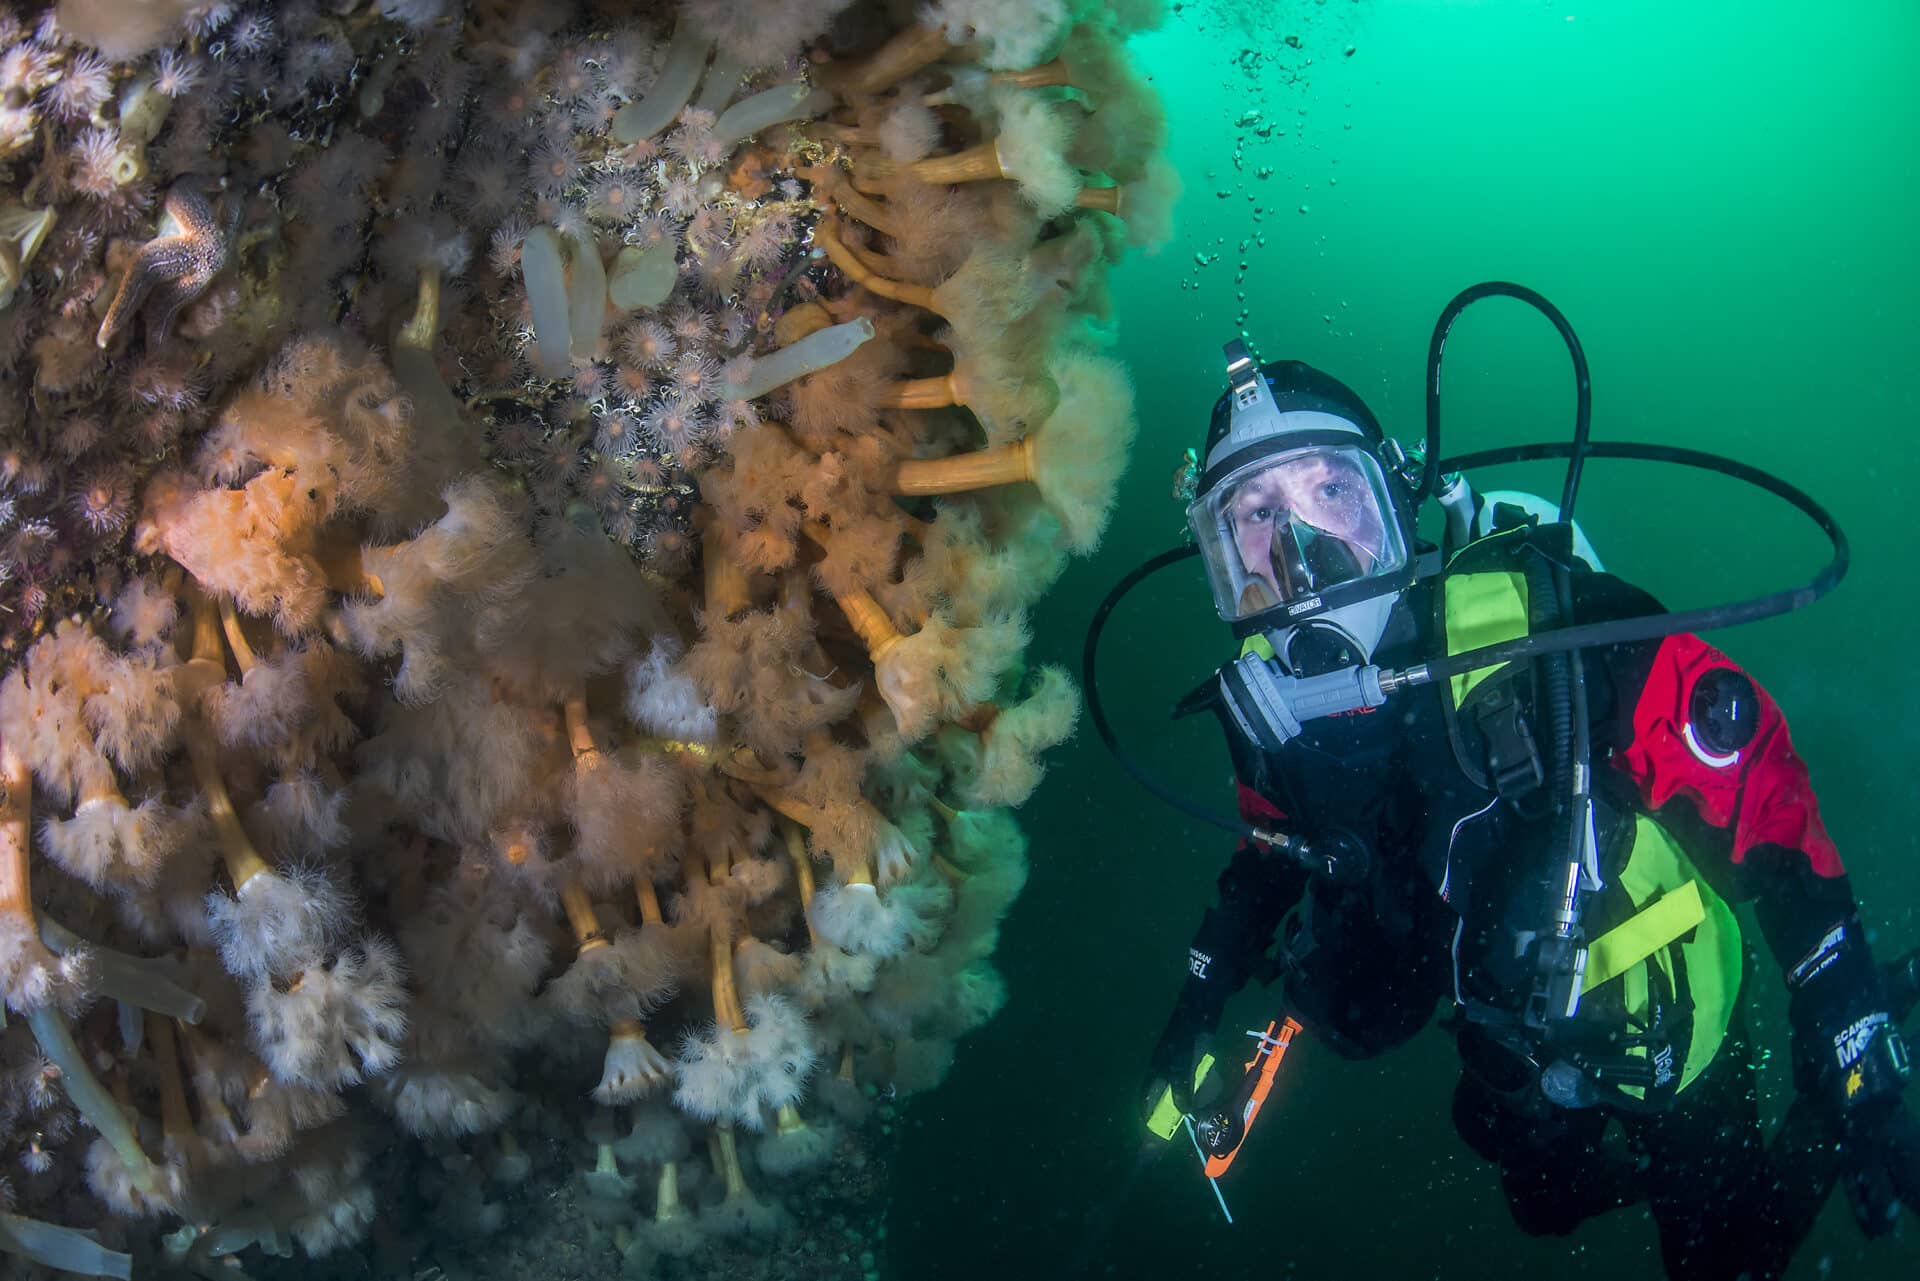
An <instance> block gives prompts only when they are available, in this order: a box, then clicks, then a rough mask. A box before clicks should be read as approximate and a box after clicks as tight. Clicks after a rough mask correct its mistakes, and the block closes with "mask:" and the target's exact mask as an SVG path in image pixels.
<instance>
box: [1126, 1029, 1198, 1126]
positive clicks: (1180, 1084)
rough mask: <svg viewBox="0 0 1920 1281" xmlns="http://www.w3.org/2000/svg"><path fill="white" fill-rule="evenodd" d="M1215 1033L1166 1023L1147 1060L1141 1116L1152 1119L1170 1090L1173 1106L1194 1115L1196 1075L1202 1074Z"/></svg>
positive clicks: (1141, 1097)
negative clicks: (1202, 1064) (1202, 1063)
mask: <svg viewBox="0 0 1920 1281" xmlns="http://www.w3.org/2000/svg"><path fill="white" fill-rule="evenodd" d="M1212 1041H1213V1036H1212V1033H1211V1031H1210V1030H1209V1029H1206V1028H1186V1027H1177V1026H1176V1025H1175V1024H1174V1023H1169V1024H1168V1025H1167V1030H1166V1031H1165V1032H1162V1033H1161V1034H1160V1042H1159V1044H1158V1045H1156V1046H1154V1050H1153V1057H1152V1058H1151V1059H1150V1060H1148V1066H1147V1078H1146V1080H1145V1081H1144V1082H1142V1083H1141V1087H1140V1117H1141V1119H1142V1120H1143V1121H1149V1122H1150V1121H1151V1120H1152V1119H1153V1114H1154V1112H1155V1110H1156V1109H1158V1108H1159V1106H1160V1100H1161V1099H1162V1098H1163V1097H1165V1095H1166V1094H1167V1092H1168V1091H1172V1093H1173V1105H1174V1107H1176V1108H1178V1109H1179V1110H1180V1113H1181V1115H1182V1116H1186V1115H1190V1114H1192V1112H1193V1110H1194V1108H1195V1107H1196V1106H1197V1103H1196V1100H1195V1098H1194V1077H1195V1076H1197V1075H1198V1074H1199V1070H1200V1064H1201V1061H1202V1060H1203V1059H1204V1058H1205V1057H1206V1055H1207V1051H1208V1047H1209V1046H1210V1045H1211V1044H1212Z"/></svg>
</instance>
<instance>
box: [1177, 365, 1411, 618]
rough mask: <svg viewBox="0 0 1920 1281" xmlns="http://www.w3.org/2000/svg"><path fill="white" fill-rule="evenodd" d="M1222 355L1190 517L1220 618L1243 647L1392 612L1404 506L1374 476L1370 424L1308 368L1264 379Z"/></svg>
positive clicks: (1275, 371) (1401, 571)
mask: <svg viewBox="0 0 1920 1281" xmlns="http://www.w3.org/2000/svg"><path fill="white" fill-rule="evenodd" d="M1227 354H1228V359H1229V362H1230V363H1229V365H1228V376H1229V378H1230V380H1231V382H1232V386H1231V387H1230V389H1229V391H1228V393H1227V395H1226V396H1224V397H1222V398H1221V404H1220V405H1218V406H1216V407H1215V412H1214V421H1213V425H1212V428H1211V430H1210V431H1209V432H1208V441H1207V451H1206V458H1205V461H1204V463H1203V470H1202V473H1201V477H1200V481H1199V485H1198V487H1197V489H1196V493H1195V496H1194V499H1193V501H1192V502H1191V503H1190V504H1189V506H1188V508H1187V523H1188V526H1189V528H1190V529H1191V530H1192V533H1193V538H1194V542H1195V544H1196V545H1197V547H1198V549H1199V551H1200V555H1201V560H1202V562H1203V563H1204V564H1205V565H1206V569H1207V580H1208V583H1209V585H1210V586H1211V588H1212V590H1213V598H1214V606H1215V608H1216V609H1217V610H1218V611H1219V614H1220V617H1221V618H1222V619H1224V620H1225V621H1227V622H1229V623H1232V624H1234V630H1235V631H1236V632H1237V633H1239V634H1241V635H1248V634H1252V633H1254V632H1273V631H1276V630H1279V629H1290V628H1292V627H1293V626H1294V625H1295V624H1298V623H1301V622H1305V621H1307V620H1309V619H1313V618H1319V617H1322V616H1326V615H1335V616H1338V615H1340V614H1345V613H1348V612H1351V611H1350V610H1349V609H1347V608H1346V607H1350V606H1359V605H1362V604H1378V605H1390V604H1391V598H1392V596H1393V594H1395V593H1397V592H1398V591H1399V590H1400V589H1401V588H1402V587H1404V586H1405V585H1406V580H1407V577H1408V574H1407V568H1408V551H1407V531H1406V521H1405V518H1404V515H1403V508H1404V506H1405V504H1404V503H1402V502H1399V501H1396V497H1395V495H1396V491H1395V490H1394V489H1393V487H1392V486H1393V483H1394V482H1393V481H1392V480H1391V479H1389V476H1388V474H1387V473H1386V471H1385V470H1384V469H1383V468H1382V466H1381V464H1380V460H1379V456H1378V454H1377V452H1376V446H1377V445H1378V444H1379V439H1380V436H1379V429H1378V428H1377V427H1374V426H1372V418H1371V415H1369V414H1368V413H1367V411H1366V408H1365V406H1364V405H1363V404H1361V403H1360V401H1359V398H1358V397H1355V396H1354V395H1353V394H1352V393H1351V392H1350V391H1348V390H1347V388H1345V387H1344V386H1342V385H1341V384H1339V383H1338V382H1336V381H1334V380H1333V379H1331V378H1328V377H1326V376H1325V375H1324V374H1321V373H1319V371H1317V370H1314V369H1311V368H1309V367H1308V366H1305V365H1300V364H1297V363H1296V362H1281V363H1279V364H1276V365H1270V366H1268V367H1267V368H1266V369H1264V370H1263V369H1261V368H1260V367H1259V366H1257V365H1255V364H1254V362H1253V360H1252V358H1251V357H1250V356H1249V355H1247V353H1246V348H1245V346H1244V345H1243V344H1241V343H1237V342H1235V343H1229V344H1228V347H1227ZM1223 411H1224V412H1223ZM1363 612H1364V613H1366V614H1367V615H1369V616H1370V617H1372V616H1376V615H1377V616H1380V617H1381V618H1382V619H1384V613H1383V611H1382V610H1381V609H1379V608H1369V609H1366V610H1364V611H1363ZM1363 630H1368V631H1372V630H1374V629H1373V628H1372V627H1367V628H1364V629H1363ZM1371 641H1372V638H1363V648H1366V649H1369V650H1370V649H1371ZM1276 650H1277V651H1278V652H1284V650H1283V649H1282V647H1279V646H1276Z"/></svg>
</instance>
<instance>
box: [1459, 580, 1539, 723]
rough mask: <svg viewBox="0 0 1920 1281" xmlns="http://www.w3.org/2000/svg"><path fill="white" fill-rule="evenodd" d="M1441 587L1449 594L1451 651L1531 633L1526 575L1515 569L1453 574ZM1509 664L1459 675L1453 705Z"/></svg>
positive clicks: (1491, 643) (1476, 647)
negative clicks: (1528, 621) (1528, 626)
mask: <svg viewBox="0 0 1920 1281" xmlns="http://www.w3.org/2000/svg"><path fill="white" fill-rule="evenodd" d="M1440 590H1441V591H1442V592H1444V593H1445V594H1446V617H1447V653H1449V654H1461V653H1465V652H1466V651H1467V650H1470V649H1479V648H1480V647H1481V646H1482V645H1498V644H1499V643H1500V642H1501V641H1509V640H1514V639H1516V638H1518V637H1521V636H1525V635H1526V634H1527V580H1526V577H1525V575H1523V574H1519V573H1516V572H1514V571H1512V570H1495V571H1492V572H1489V573H1484V574H1450V575H1448V576H1447V577H1446V578H1444V579H1443V580H1441V585H1440ZM1506 666H1507V664H1505V663H1499V664H1496V665H1494V666H1492V667H1476V668H1474V669H1473V670H1472V671H1470V672H1462V673H1460V674H1459V675H1458V676H1455V677H1454V678H1453V680H1452V682H1451V688H1452V692H1453V705H1454V706H1455V707H1458V706H1460V704H1461V703H1462V702H1464V701H1465V699H1466V697H1467V695H1468V694H1470V693H1472V692H1473V688H1474V686H1476V685H1478V684H1479V683H1480V682H1481V681H1483V680H1486V679H1487V678H1488V677H1489V676H1492V675H1494V674H1495V673H1497V672H1500V671H1502V670H1503V669H1504V668H1505V667H1506Z"/></svg>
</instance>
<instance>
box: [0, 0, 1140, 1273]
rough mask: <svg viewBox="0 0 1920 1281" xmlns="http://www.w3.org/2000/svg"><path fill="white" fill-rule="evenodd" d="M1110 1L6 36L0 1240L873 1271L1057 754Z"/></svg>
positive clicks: (171, 1251) (1102, 184) (149, 1254)
mask: <svg viewBox="0 0 1920 1281" xmlns="http://www.w3.org/2000/svg"><path fill="white" fill-rule="evenodd" d="M1158 17H1159V14H1158V6H1156V5H1155V4H1153V3H1150V2H1148V3H1139V2H1129V3H1124V4H1113V5H1105V4H1101V3H1095V2H1093V0H1075V2H1072V3H1069V2H1068V0H1046V2H1043V3H1037V4H1025V3H1023V4H1006V3H1001V2H997V0H941V2H940V3H937V4H932V5H928V6H924V7H922V8H920V9H919V10H917V11H916V10H915V9H914V8H913V7H912V6H907V5H897V4H886V3H875V2H864V3H863V2H856V0H807V2H806V3H787V2H786V0H686V2H685V3H682V4H679V5H674V4H626V3H616V2H612V0H606V2H597V3H596V2H589V3H580V4H573V3H561V4H552V3H539V4H534V3H507V2H505V0H494V2H489V0H473V2H472V3H463V2H462V0H380V2H379V3H372V2H370V0H369V2H366V3H360V2H357V0H327V2H323V0H295V2H293V3H276V4H271V5H269V4H263V3H260V4H235V3H224V2H220V3H214V2H211V0H187V2H184V3H183V2H180V0H160V2H154V0H139V2H134V0H124V2H115V0H62V2H61V3H58V4H54V5H25V6H12V7H10V8H9V9H8V11H7V12H5V13H0V193H3V194H0V380H4V387H5V392H4V394H3V395H0V653H3V654H4V663H5V666H4V673H3V675H0V775H3V777H0V785H4V810H3V812H0V991H3V992H4V997H5V1009H6V1011H7V1014H8V1016H9V1017H8V1020H7V1022H6V1025H5V1029H4V1032H0V1162H4V1166H0V1253H8V1254H10V1255H14V1256H19V1257H21V1258H25V1259H30V1260H35V1261H36V1262H35V1263H33V1264H32V1265H31V1266H30V1269H29V1270H30V1271H32V1272H34V1273H35V1274H37V1273H38V1272H39V1271H40V1270H41V1269H42V1268H61V1267H63V1268H68V1269H72V1270H78V1271H83V1272H95V1273H103V1274H114V1275H126V1273H127V1271H128V1270H129V1268H132V1269H133V1270H135V1271H141V1272H146V1273H153V1272H157V1271H163V1270H169V1271H179V1272H182V1273H196V1274H201V1275H241V1273H240V1272H239V1271H237V1270H236V1269H253V1270H258V1271H260V1272H262V1274H272V1273H273V1272H274V1271H276V1270H281V1269H284V1270H285V1274H287V1275H300V1276H309V1277H310V1276H319V1275H331V1274H333V1273H334V1272H338V1273H339V1274H340V1275H343V1276H344V1275H368V1274H373V1275H383V1276H387V1275H392V1276H421V1277H430V1276H438V1275H446V1276H455V1275H459V1276H491V1275H509V1274H512V1275H524V1274H526V1273H527V1272H528V1271H529V1270H531V1271H534V1272H536V1273H537V1274H540V1275H552V1276H556V1277H559V1276H607V1275H613V1274H615V1273H619V1274H620V1275H627V1276H642V1275H647V1274H649V1273H650V1272H653V1271H655V1270H658V1271H659V1272H660V1273H661V1274H662V1275H667V1276H692V1275H735V1274H738V1275H754V1274H764V1273H765V1269H766V1268H767V1267H768V1266H769V1263H770V1261H773V1260H778V1261H779V1262H780V1266H781V1267H782V1268H784V1269H786V1271H785V1272H784V1273H783V1274H787V1275H800V1274H806V1275H822V1276H848V1277H852V1276H858V1275H860V1274H862V1273H868V1274H871V1273H872V1272H873V1271H874V1270H875V1269H876V1267H877V1265H878V1259H877V1252H878V1251H879V1250H880V1248H881V1247H880V1244H879V1243H880V1241H882V1240H883V1239H884V1237H885V1231H884V1229H883V1228H880V1227H878V1219H879V1216H880V1214H881V1210H882V1207H881V1204H880V1193H881V1190H882V1188H883V1187H884V1185H885V1183H886V1181H887V1176H886V1171H887V1168H888V1163H889V1161H890V1150H891V1147H892V1140H891V1138H890V1137H889V1136H890V1135H891V1134H892V1123H893V1121H894V1119H895V1118H896V1115H897V1113H896V1108H897V1106H898V1105H897V1104H896V1102H895V1100H897V1099H899V1098H901V1097H904V1096H907V1095H911V1094H913V1093H916V1092H920V1091H928V1090H932V1089H933V1088H934V1087H935V1086H937V1085H938V1084H939V1082H940V1081H941V1079H942V1078H943V1077H944V1075H945V1073H946V1072H947V1070H948V1068H949V1066H950V1065H951V1063H952V1061H953V1057H954V1054H955V1047H956V1043H958V1042H959V1041H960V1040H961V1038H963V1037H965V1036H966V1035H967V1034H968V1033H970V1032H972V1031H973V1030H975V1029H977V1028H978V1027H979V1026H981V1025H982V1024H984V1023H985V1022H986V1021H987V1020H989V1019H991V1018H992V1017H993V1016H994V1015H995V1013H996V1012H997V1011H998V1009H999V1008H1000V1006H1001V1004H1002V1002H1003V1001H1004V999H1005V993H1006V980H1004V979H1003V978H1002V976H1001V973H1000V971H999V970H998V969H997V968H996V966H995V965H994V963H993V959H992V958H993V953H994V951H995V948H996V946H997V938H998V930H999V925H1000V921H1001V919H1002V918H1003V917H1004V915H1005V914H1006V912H1007V911H1008V909H1009V907H1010V905H1011V904H1012V902H1013V901H1014V899H1015V898H1016V896H1018V894H1019V893H1020V890H1021V887H1022V885H1023V883H1024V880H1025V877H1026V870H1027V858H1026V840H1025V837H1024V836H1023V834H1022V832H1021V830H1020V827H1019V825H1018V824H1017V822H1016V821H1015V819H1014V817H1013V814H1012V811H1013V809H1014V808H1015V807H1017V806H1019V805H1021V804H1022V803H1023V802H1025V801H1026V800H1027V799H1028V798H1029V797H1030V796H1031V795H1032V794H1033V792H1034V790H1035V788H1036V787H1037V786H1038V785H1039V783H1040V780H1041V776H1042V774H1043V772H1044V770H1045V762H1044V759H1043V754H1044V753H1046V752H1047V751H1048V750H1049V749H1052V748H1054V747H1055V746H1057V745H1058V744H1059V743H1060V742H1061V741H1062V740H1063V739H1065V738H1066V737H1067V736H1068V735H1069V734H1071V732H1072V730H1073V727H1074V722H1075V718H1076V715H1077V709H1078V703H1077V696H1076V693H1075V690H1074V687H1073V684H1072V682H1071V681H1070V680H1069V679H1068V677H1067V676H1066V674H1065V673H1064V671H1063V670H1062V669H1061V668H1059V667H1058V666H1054V665H1042V664H1036V663H1033V662H1030V661H1029V660H1028V658H1027V654H1026V651H1027V647H1028V644H1029V641H1030V635H1031V633H1030V627H1029V624H1028V622H1027V616H1028V611H1029V610H1030V609H1031V608H1032V606H1033V605H1034V604H1035V603H1036V601H1038V600H1039V598H1040V597H1041V596H1042V595H1043V593H1045V592H1046V591H1047V589H1048V588H1049V587H1050V586H1051V585H1052V584H1053V582H1054V581H1055V579H1056V578H1057V577H1058V575H1059V574H1060V573H1061V571H1062V568H1063V566H1064V564H1065V563H1066V561H1067V559H1068V557H1070V556H1072V555H1075V554H1082V555H1084V554H1087V553H1090V552H1092V551H1093V549H1094V548H1095V547H1096V546H1097V545H1098V543H1099V541H1100V539H1101V537H1102V534H1103V532H1104V531H1105V528H1106V524H1107V520H1108V515H1109V512H1110V510H1111V507H1112V502H1113V494H1114V489H1115V485H1116V483H1117V481H1118V477H1119V475H1120V472H1121V470H1122V468H1123V467H1124V465H1125V463H1126V461H1127V453H1128V447H1129V444H1130V441H1131V439H1132V436H1133V432H1134V416H1133V409H1132V389H1131V385H1130V380H1129V377H1128V374H1127V372H1126V370H1125V368H1124V367H1123V366H1122V365H1121V364H1120V363H1119V362H1118V361H1116V360H1115V359H1113V358H1112V357H1111V356H1110V355H1109V354H1107V350H1106V349H1107V348H1108V346H1109V345H1110V343H1111V341H1112V315H1111V307H1110V299H1109V297H1108V292H1107V286H1106V278H1107V276H1108V274H1109V272H1110V269H1111V266H1112V264H1113V263H1115V262H1116V261H1118V260H1119V259H1120V258H1121V257H1123V256H1124V255H1125V254H1126V253H1127V252H1128V251H1129V250H1130V249H1134V248H1152V247H1154V246H1157V245H1158V244H1159V243H1160V242H1161V241H1163V240H1164V239H1165V237H1166V235H1167V234H1168V230H1169V224H1168V216H1169V210H1170V206H1171V203H1172V200H1173V198H1174V191H1173V188H1172V185H1171V184H1172V174H1171V171H1170V169H1169V167H1168V166H1167V165H1166V164H1165V163H1164V162H1163V161H1162V159H1161V154H1160V153H1161V150H1162V148H1163V145H1164V124H1163V120H1162V114H1161V108H1160V104H1159V100H1158V96H1157V93H1156V91H1155V90H1154V89H1153V87H1152V86H1150V85H1148V84H1147V83H1146V82H1145V81H1144V80H1142V79H1141V78H1140V76H1139V75H1138V74H1137V72H1136V71H1135V69H1134V67H1133V63H1132V60H1131V57H1130V55H1129V53H1128V50H1127V44H1126V42H1127V39H1128V37H1129V36H1131V35H1132V34H1133V33H1134V32H1135V31H1137V30H1139V29H1141V28H1143V27H1145V26H1148V25H1151V23H1152V22H1154V21H1155V20H1157V18H1158ZM882 1095H884V1098H883V1097H881V1096H882ZM83 1234H93V1235H91V1236H88V1235H83ZM280 1258H286V1259H288V1260H289V1261H288V1262H287V1263H285V1264H280V1263H277V1262H275V1260H276V1259H280ZM14 1263H15V1260H14V1259H9V1266H10V1267H11V1266H13V1265H14ZM9 1275H15V1273H13V1272H9Z"/></svg>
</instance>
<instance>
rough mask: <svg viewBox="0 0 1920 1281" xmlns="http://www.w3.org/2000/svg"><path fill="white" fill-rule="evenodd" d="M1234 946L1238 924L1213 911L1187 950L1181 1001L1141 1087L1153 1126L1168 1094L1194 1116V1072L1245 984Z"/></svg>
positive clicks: (1144, 1114)
mask: <svg viewBox="0 0 1920 1281" xmlns="http://www.w3.org/2000/svg"><path fill="white" fill-rule="evenodd" d="M1236 943H1237V935H1236V932H1235V924H1234V921H1233V920H1232V919H1230V918H1229V917H1228V916H1227V915H1224V914H1223V913H1222V912H1221V911H1220V910H1219V909H1217V908H1209V909H1208V911H1207V914H1206V916H1205V917H1203V918H1202V919H1201V921H1200V929H1199V930H1198V932H1196V933H1195V935H1194V938H1193V945H1192V946H1191V947H1189V948H1188V949H1187V955H1186V958H1185V959H1186V971H1187V981H1186V982H1185V983H1184V984H1182V985H1181V988H1180V999H1179V1000H1177V1001H1175V1002H1174V1005H1173V1012H1172V1013H1171V1014H1169V1015H1168V1016H1167V1025H1166V1027H1165V1028H1163V1029H1161V1032H1160V1039H1159V1041H1158V1042H1156V1043H1155V1044H1154V1047H1153V1055H1152V1057H1151V1058H1150V1059H1148V1060H1147V1079H1146V1080H1145V1081H1144V1082H1142V1084H1141V1106H1142V1109H1143V1110H1142V1112H1141V1117H1142V1119H1143V1120H1151V1118H1152V1116H1153V1112H1154V1109H1155V1108H1157V1107H1158V1106H1159V1103H1160V1098H1161V1096H1162V1095H1163V1094H1165V1093H1166V1092H1167V1091H1168V1090H1169V1089H1171V1090H1172V1091H1173V1100H1174V1105H1175V1106H1176V1107H1178V1108H1179V1109H1180V1111H1181V1112H1182V1113H1189V1112H1192V1111H1193V1108H1194V1104H1195V1101H1194V1097H1193V1093H1194V1080H1193V1078H1194V1074H1195V1069H1197V1068H1198V1067H1199V1065H1200V1059H1201V1057H1202V1056H1203V1055H1205V1054H1206V1052H1207V1049H1208V1047H1209V1046H1210V1045H1211V1043H1212V1040H1213V1033H1214V1029H1216V1028H1218V1027H1219V1026H1220V1014H1221V1011H1223V1010H1225V1009H1226V1008H1227V1001H1228V1000H1229V998H1231V997H1232V996H1233V994H1234V993H1235V992H1237V991H1239V990H1240V985H1241V984H1243V983H1244V982H1246V978H1247V976H1246V974H1245V973H1244V972H1243V971H1242V968H1241V967H1240V966H1239V965H1238V964H1236V963H1235V959H1234V958H1235V956H1236V954H1237V953H1238V952H1239V951H1240V950H1241V949H1240V948H1239V947H1237V946H1236Z"/></svg>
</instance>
